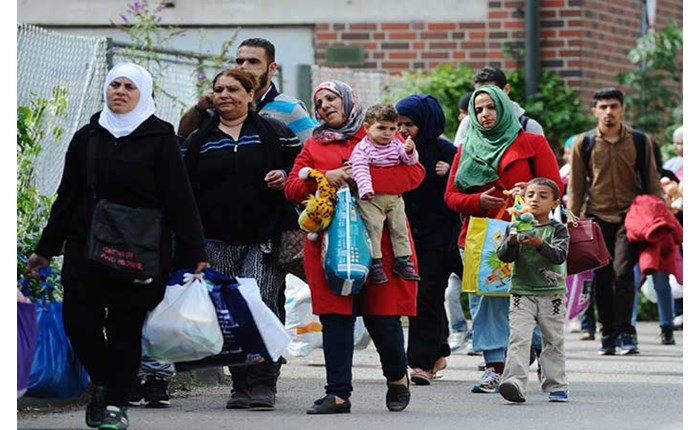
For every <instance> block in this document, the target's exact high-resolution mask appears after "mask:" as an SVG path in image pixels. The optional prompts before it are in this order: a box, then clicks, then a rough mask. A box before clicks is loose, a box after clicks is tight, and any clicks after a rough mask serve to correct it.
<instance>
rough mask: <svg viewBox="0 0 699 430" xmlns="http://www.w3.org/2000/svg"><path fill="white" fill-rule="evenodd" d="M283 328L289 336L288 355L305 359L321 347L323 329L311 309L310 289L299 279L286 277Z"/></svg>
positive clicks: (289, 275)
mask: <svg viewBox="0 0 699 430" xmlns="http://www.w3.org/2000/svg"><path fill="white" fill-rule="evenodd" d="M285 295H286V302H285V303H284V309H285V310H286V321H285V328H286V332H287V333H288V334H289V336H291V343H290V344H289V346H288V347H287V349H286V350H287V352H288V353H289V355H293V356H294V357H305V356H307V355H308V354H310V353H311V351H313V350H314V349H316V348H320V347H322V346H323V333H322V331H323V327H322V326H321V324H320V319H319V318H318V316H317V315H313V312H312V309H311V289H310V288H309V287H308V285H307V284H306V283H305V282H303V281H302V280H301V279H300V278H298V277H296V276H294V275H291V274H288V275H286V290H285Z"/></svg>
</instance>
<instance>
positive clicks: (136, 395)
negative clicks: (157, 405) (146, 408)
mask: <svg viewBox="0 0 699 430" xmlns="http://www.w3.org/2000/svg"><path fill="white" fill-rule="evenodd" d="M145 404H146V381H145V379H141V378H136V379H134V381H133V383H132V384H131V390H130V391H129V406H143V405H145Z"/></svg>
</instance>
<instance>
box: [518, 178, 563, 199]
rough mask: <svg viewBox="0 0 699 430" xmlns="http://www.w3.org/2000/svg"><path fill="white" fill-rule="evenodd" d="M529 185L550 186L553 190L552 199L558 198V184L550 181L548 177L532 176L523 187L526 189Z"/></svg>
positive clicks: (559, 193) (559, 192) (559, 191)
mask: <svg viewBox="0 0 699 430" xmlns="http://www.w3.org/2000/svg"><path fill="white" fill-rule="evenodd" d="M530 185H543V186H546V187H549V188H551V191H552V192H553V199H554V200H558V199H559V197H560V195H561V190H559V189H558V184H556V183H555V182H554V181H552V180H551V179H549V178H542V177H538V178H534V179H532V180H531V181H529V182H527V186H526V187H524V190H525V191H526V189H527V187H529V186H530Z"/></svg>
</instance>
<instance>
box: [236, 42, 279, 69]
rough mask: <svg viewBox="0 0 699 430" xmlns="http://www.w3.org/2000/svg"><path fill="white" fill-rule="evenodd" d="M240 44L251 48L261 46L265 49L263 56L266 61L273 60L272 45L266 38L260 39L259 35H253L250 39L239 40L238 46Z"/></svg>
mask: <svg viewBox="0 0 699 430" xmlns="http://www.w3.org/2000/svg"><path fill="white" fill-rule="evenodd" d="M242 46H249V47H251V48H262V49H264V50H265V57H267V63H272V62H274V61H275V60H274V45H273V44H272V42H270V41H269V40H267V39H262V38H260V37H253V38H250V39H245V40H243V41H242V42H240V45H238V48H240V47H242Z"/></svg>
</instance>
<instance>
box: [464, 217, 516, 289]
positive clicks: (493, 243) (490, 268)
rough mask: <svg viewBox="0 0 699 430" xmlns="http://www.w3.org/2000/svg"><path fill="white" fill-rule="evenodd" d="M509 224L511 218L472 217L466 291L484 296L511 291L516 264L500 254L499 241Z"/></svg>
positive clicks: (466, 257)
mask: <svg viewBox="0 0 699 430" xmlns="http://www.w3.org/2000/svg"><path fill="white" fill-rule="evenodd" d="M502 212H504V210H501V211H500V213H499V214H498V216H501V215H502ZM508 225H509V222H507V221H503V220H500V219H492V218H479V217H471V219H470V220H469V223H468V231H467V232H466V240H465V242H464V272H463V274H462V277H461V279H462V284H461V289H462V290H463V291H465V292H467V293H473V294H478V295H482V296H500V297H507V296H509V295H510V293H509V292H508V291H509V289H510V278H511V276H512V265H511V264H510V263H503V262H502V261H500V260H499V259H498V257H497V249H498V245H499V244H500V241H501V240H502V238H503V237H504V235H505V230H506V229H507V226H508Z"/></svg>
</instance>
